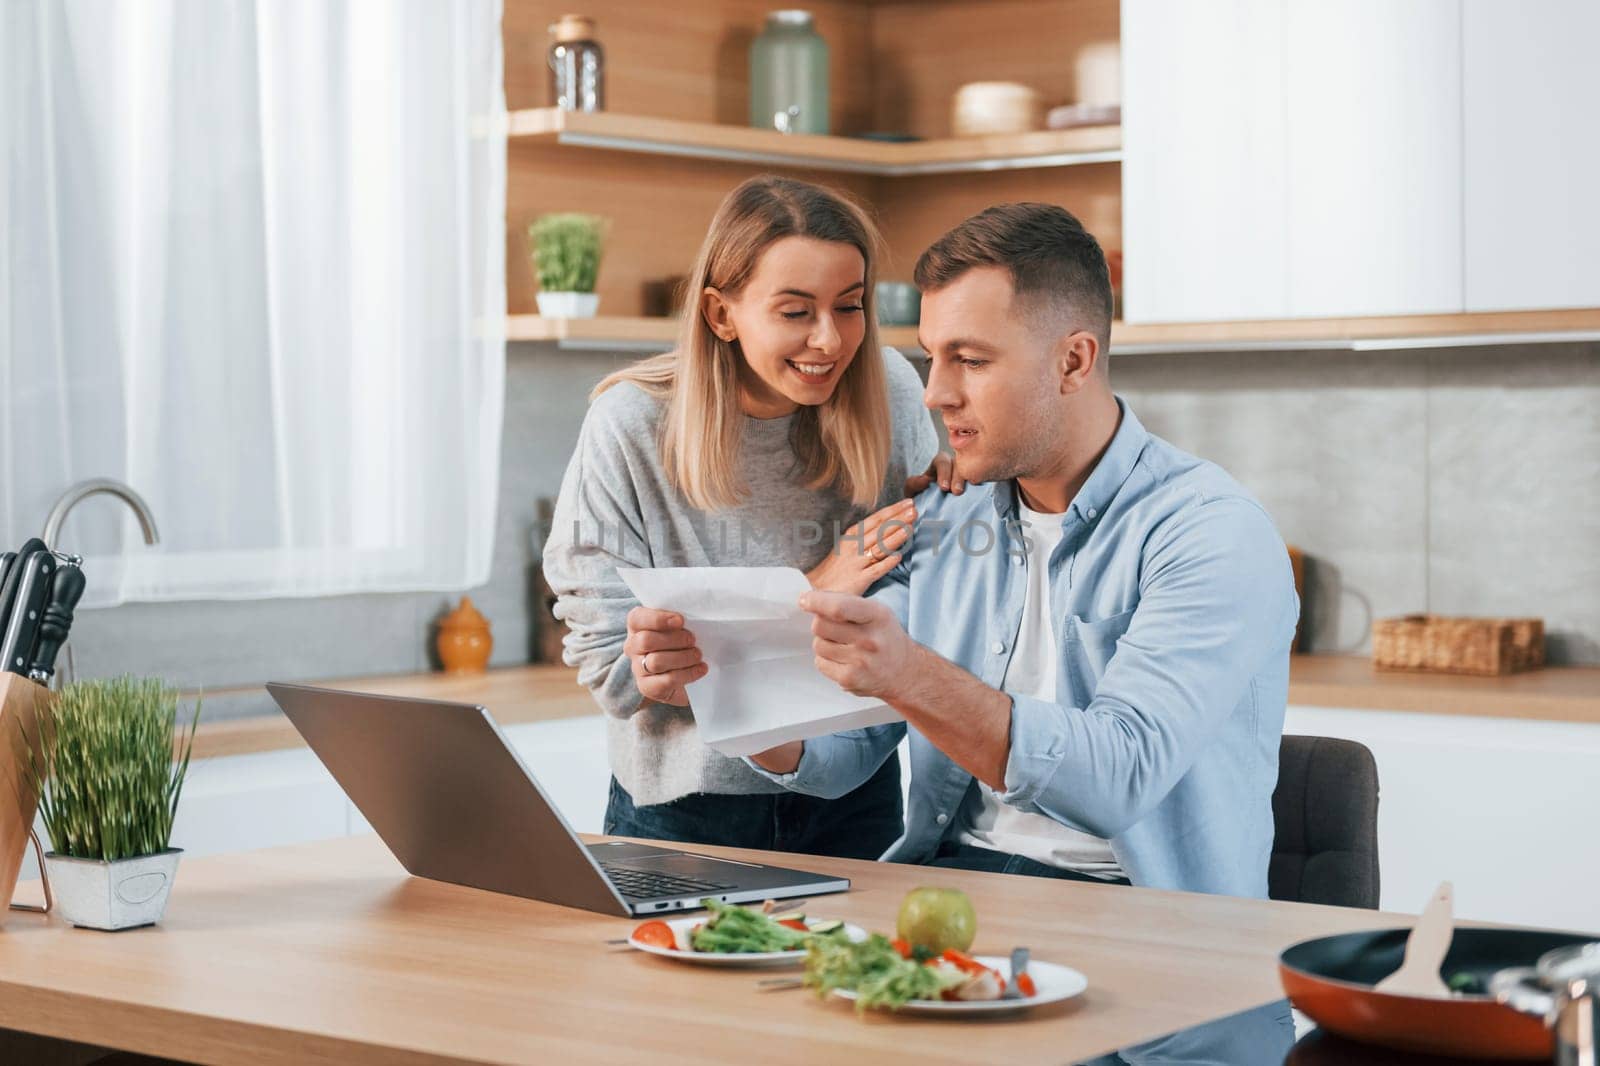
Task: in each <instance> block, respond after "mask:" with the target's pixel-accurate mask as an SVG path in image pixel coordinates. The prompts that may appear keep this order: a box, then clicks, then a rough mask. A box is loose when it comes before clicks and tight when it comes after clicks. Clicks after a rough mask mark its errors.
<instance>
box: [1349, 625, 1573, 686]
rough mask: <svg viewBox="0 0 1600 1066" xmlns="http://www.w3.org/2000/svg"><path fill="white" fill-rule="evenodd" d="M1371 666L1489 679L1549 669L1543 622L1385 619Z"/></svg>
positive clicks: (1375, 637) (1377, 630)
mask: <svg viewBox="0 0 1600 1066" xmlns="http://www.w3.org/2000/svg"><path fill="white" fill-rule="evenodd" d="M1372 663H1373V665H1374V666H1376V667H1377V668H1378V669H1380V670H1425V671H1430V672H1432V673H1439V674H1480V675H1484V676H1494V675H1497V674H1513V673H1516V672H1517V671H1519V670H1536V669H1538V668H1539V667H1541V666H1543V665H1544V620H1543V619H1540V618H1445V617H1442V616H1440V615H1434V614H1411V615H1406V616H1405V617H1404V618H1380V619H1378V620H1377V621H1376V622H1374V623H1373V624H1372Z"/></svg>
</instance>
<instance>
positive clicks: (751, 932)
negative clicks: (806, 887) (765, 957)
mask: <svg viewBox="0 0 1600 1066" xmlns="http://www.w3.org/2000/svg"><path fill="white" fill-rule="evenodd" d="M700 904H701V906H703V907H705V909H706V910H708V911H710V912H711V917H710V918H708V919H707V920H706V921H705V923H704V924H703V925H697V926H695V929H694V932H693V933H691V934H690V936H689V943H690V946H691V947H692V948H693V949H694V950H695V951H710V952H727V953H733V954H757V953H764V952H770V951H799V950H800V949H802V948H804V947H805V946H806V945H807V944H814V943H818V942H821V941H831V940H846V939H847V938H845V937H843V936H840V935H838V934H839V933H840V931H841V930H843V929H844V923H843V922H816V923H814V924H812V925H811V926H809V927H807V925H806V920H805V918H804V917H803V916H796V917H793V918H791V917H787V916H786V917H784V918H781V919H779V918H773V917H770V916H769V915H766V914H762V913H761V912H760V911H753V910H748V909H746V908H744V907H735V906H733V905H732V904H729V903H721V902H719V901H717V900H714V899H703V900H701V901H700Z"/></svg>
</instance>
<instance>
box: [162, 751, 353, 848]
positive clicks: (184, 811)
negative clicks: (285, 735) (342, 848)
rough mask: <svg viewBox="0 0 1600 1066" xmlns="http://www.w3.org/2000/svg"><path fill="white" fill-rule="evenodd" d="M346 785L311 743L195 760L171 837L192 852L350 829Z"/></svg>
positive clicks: (327, 836)
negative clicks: (346, 813) (328, 769)
mask: <svg viewBox="0 0 1600 1066" xmlns="http://www.w3.org/2000/svg"><path fill="white" fill-rule="evenodd" d="M345 806H346V800H345V796H344V790H343V789H341V788H340V787H339V785H338V783H337V782H335V781H334V779H333V775H332V774H330V773H328V771H327V769H326V768H324V767H323V765H322V763H321V762H320V761H318V759H317V757H316V756H315V755H313V754H312V753H311V751H310V750H309V749H306V748H294V749H290V750H287V751H273V752H263V753H260V754H256V755H231V756H226V757H222V758H216V759H197V760H195V761H194V762H192V763H190V764H189V775H188V777H187V778H185V780H184V784H183V796H182V797H181V800H180V802H179V804H178V815H177V818H176V819H175V820H174V822H173V826H172V843H173V845H174V846H175V847H180V848H183V849H185V851H186V852H187V853H188V854H189V855H190V856H192V857H198V856H201V855H214V854H218V853H223V852H235V851H252V850H254V849H256V848H272V847H278V846H279V845H283V844H302V843H306V842H309V841H313V840H327V839H330V838H332V837H340V836H344V835H345V833H346V832H347V831H348V823H347V819H346V817H345Z"/></svg>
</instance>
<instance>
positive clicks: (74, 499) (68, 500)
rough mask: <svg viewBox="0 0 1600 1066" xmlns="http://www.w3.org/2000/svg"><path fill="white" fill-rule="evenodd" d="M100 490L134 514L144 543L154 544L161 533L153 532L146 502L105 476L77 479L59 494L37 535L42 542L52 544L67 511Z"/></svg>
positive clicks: (148, 506) (124, 486) (51, 546)
mask: <svg viewBox="0 0 1600 1066" xmlns="http://www.w3.org/2000/svg"><path fill="white" fill-rule="evenodd" d="M102 493H104V494H105V495H108V496H115V497H116V498H117V499H119V500H121V501H122V502H123V503H125V504H127V505H128V506H129V507H130V508H132V510H133V514H134V517H136V518H137V519H139V529H140V531H141V532H143V533H144V542H145V543H146V544H156V543H158V542H159V541H160V540H161V534H159V533H158V532H156V519H155V516H154V515H153V514H151V513H150V505H149V504H147V503H145V502H144V497H142V496H140V495H139V494H138V493H137V492H134V491H133V489H132V488H130V487H129V486H127V485H125V484H123V483H122V482H120V481H116V480H114V479H112V478H108V477H97V478H91V479H89V480H88V481H80V482H78V483H77V484H76V485H73V486H72V487H71V488H69V489H67V491H66V492H63V493H62V494H61V498H60V499H58V500H56V502H55V505H54V506H52V507H51V508H50V515H49V517H48V518H46V519H45V520H44V533H42V534H41V537H42V538H43V540H44V543H45V546H46V547H49V548H55V547H56V537H58V536H60V535H61V526H62V524H63V523H64V522H66V520H67V514H68V513H69V512H71V510H72V509H73V508H74V507H76V506H77V505H78V504H80V503H82V502H83V501H84V500H86V499H88V498H89V497H90V496H97V495H100V494H102Z"/></svg>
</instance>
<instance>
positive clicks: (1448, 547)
mask: <svg viewBox="0 0 1600 1066" xmlns="http://www.w3.org/2000/svg"><path fill="white" fill-rule="evenodd" d="M632 358H634V357H633V356H631V355H611V354H602V353H594V352H568V351H558V350H555V349H554V348H552V347H549V346H535V345H522V344H515V345H512V346H511V348H510V351H509V354H508V360H507V362H508V367H507V387H506V418H505V440H504V445H503V452H502V454H503V460H502V477H501V496H500V518H499V522H498V526H497V532H496V542H495V552H494V563H493V570H492V574H491V577H490V580H489V582H488V584H487V585H485V586H484V587H483V588H480V589H473V590H470V594H471V596H472V597H473V600H474V602H475V603H477V604H478V606H479V608H480V609H481V610H482V611H483V612H484V614H486V615H487V616H488V617H489V619H490V620H491V622H492V623H493V625H494V637H495V649H494V659H493V661H494V662H495V663H517V662H525V661H527V660H528V658H529V657H530V649H531V647H532V643H533V635H532V630H531V626H530V621H531V618H532V609H533V599H532V592H531V587H530V582H531V577H532V566H533V558H534V555H533V552H534V548H533V534H534V530H535V528H536V525H537V518H538V512H537V507H538V500H539V499H540V497H550V496H554V495H555V493H556V491H557V490H558V488H559V487H560V483H561V474H562V471H563V470H564V469H565V467H566V463H567V459H568V457H569V456H570V454H571V450H572V445H573V441H574V440H575V439H576V436H577V432H578V427H579V425H580V424H581V422H582V420H583V412H584V408H585V406H586V403H587V395H588V391H589V389H590V388H591V387H592V386H593V385H594V383H595V382H597V381H598V380H599V379H600V378H601V377H602V376H603V375H604V374H606V373H607V372H609V371H610V370H612V369H614V368H615V367H616V366H618V365H620V364H622V363H625V362H627V361H629V360H630V359H632ZM1112 380H1113V383H1114V384H1115V386H1116V389H1117V391H1118V392H1119V393H1120V394H1122V395H1123V396H1125V397H1126V398H1127V399H1128V400H1129V402H1130V403H1132V404H1133V406H1134V409H1135V410H1136V411H1137V412H1138V413H1139V417H1140V418H1141V419H1142V420H1143V421H1144V423H1145V425H1146V426H1148V427H1149V428H1150V429H1151V430H1152V431H1153V432H1155V433H1158V434H1160V435H1161V436H1164V437H1166V438H1167V439H1169V440H1171V441H1172V442H1173V443H1175V444H1177V445H1178V446H1179V447H1181V448H1184V449H1187V450H1189V451H1192V452H1195V453H1197V454H1199V455H1202V456H1204V457H1206V458H1208V459H1213V460H1215V461H1217V462H1219V463H1221V464H1222V465H1223V466H1224V467H1226V468H1227V469H1228V470H1229V471H1231V472H1232V473H1233V474H1234V476H1236V477H1237V478H1238V479H1239V480H1240V481H1242V482H1243V483H1244V484H1245V485H1246V486H1248V487H1249V488H1250V489H1251V490H1252V491H1253V492H1255V493H1256V494H1257V495H1258V496H1259V497H1260V498H1261V500H1262V502H1263V503H1265V504H1266V506H1267V508H1268V509H1269V510H1270V511H1271V512H1272V514H1273V516H1274V518H1276V519H1277V522H1278V526H1279V528H1280V529H1281V530H1282V531H1283V534H1284V537H1285V538H1286V539H1287V540H1289V541H1290V542H1292V543H1294V544H1297V545H1299V546H1300V547H1301V548H1303V549H1304V550H1305V551H1306V552H1307V553H1308V555H1309V556H1310V560H1311V561H1310V565H1309V566H1308V583H1309V586H1310V587H1309V588H1308V592H1307V597H1306V599H1307V609H1308V612H1309V627H1308V637H1307V639H1308V641H1309V649H1310V650H1313V651H1323V652H1331V651H1362V650H1365V648H1366V634H1367V628H1368V625H1369V622H1370V619H1371V618H1372V617H1376V616H1384V615H1391V614H1400V613H1405V612H1408V611H1416V610H1435V611H1443V612H1459V613H1470V614H1532V615H1540V616H1543V617H1544V618H1545V619H1546V621H1547V623H1548V625H1549V628H1550V631H1551V638H1550V651H1551V658H1552V660H1554V661H1557V662H1584V663H1600V551H1597V549H1600V345H1597V344H1546V345H1525V346H1509V347H1495V348H1474V349H1460V350H1456V349H1433V350H1424V351H1396V352H1366V353H1334V352H1327V351H1312V352H1281V353H1278V352H1271V353H1269V352H1250V353H1233V354H1215V353H1208V354H1190V355H1130V356H1127V357H1125V358H1123V359H1116V358H1115V357H1114V358H1113V363H1112ZM450 600H451V597H446V596H444V595H440V594H436V593H426V594H413V595H373V596H340V597H331V598H326V599H312V600H270V601H252V602H244V603H227V602H205V603H185V604H133V605H129V606H126V607H118V608H114V609H110V610H102V611H85V612H83V613H82V615H81V616H80V619H79V621H78V623H77V626H76V627H75V630H74V635H73V644H74V646H75V658H76V663H77V667H78V671H79V674H80V675H81V676H89V675H96V676H98V675H106V674H114V673H120V672H123V671H136V672H139V673H150V674H161V675H164V676H166V677H168V678H170V679H172V680H173V681H175V682H176V683H178V684H180V685H183V686H185V687H197V686H205V687H208V688H224V687H228V686H235V685H247V684H251V683H254V682H259V681H264V680H269V679H275V678H282V679H286V680H292V679H305V678H325V677H336V676H341V675H343V676H352V675H360V674H378V673H402V672H408V671H418V670H423V669H426V668H427V667H428V664H429V651H428V645H429V638H430V636H431V629H430V625H431V622H432V621H433V620H434V619H435V618H437V617H438V616H439V614H441V613H442V612H443V610H444V609H445V607H446V605H447V602H449V601H450ZM264 699H265V698H264V697H263V696H260V695H256V694H249V695H242V696H227V695H224V694H219V696H218V697H217V698H215V699H213V700H211V701H210V702H209V705H208V710H207V717H231V716H235V715H239V714H249V713H257V712H260V711H264V710H268V709H270V704H267V703H265V702H264Z"/></svg>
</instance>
